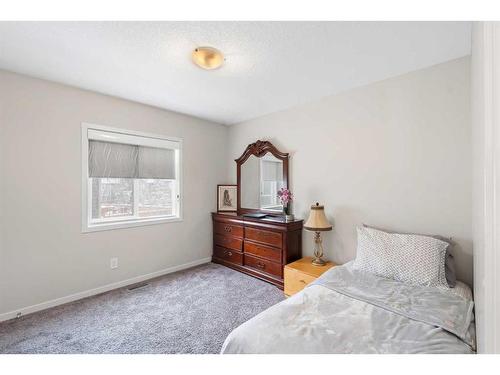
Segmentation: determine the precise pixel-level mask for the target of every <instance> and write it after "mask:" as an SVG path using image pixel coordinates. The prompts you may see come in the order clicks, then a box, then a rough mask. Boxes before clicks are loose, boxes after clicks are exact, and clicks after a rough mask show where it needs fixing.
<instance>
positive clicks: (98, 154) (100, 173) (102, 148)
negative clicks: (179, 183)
mask: <svg viewBox="0 0 500 375" xmlns="http://www.w3.org/2000/svg"><path fill="white" fill-rule="evenodd" d="M95 133H97V132H95ZM99 133H102V132H99ZM93 135H94V136H93V137H92V138H96V139H89V154H88V155H89V160H88V166H89V177H99V178H155V179H175V178H176V175H175V164H176V163H175V149H170V148H160V147H149V146H145V145H139V144H125V143H119V142H117V141H115V140H112V141H111V142H107V141H103V140H101V139H103V138H105V137H106V135H105V134H93ZM90 136H91V134H90V131H89V138H91V137H90ZM107 138H110V136H108V137H107ZM129 138H131V139H130V140H132V141H133V138H139V137H129ZM142 139H144V138H142ZM154 142H156V143H158V140H154ZM137 143H144V141H142V140H141V142H137ZM173 143H174V142H171V141H166V144H168V145H170V144H173ZM173 146H175V145H173Z"/></svg>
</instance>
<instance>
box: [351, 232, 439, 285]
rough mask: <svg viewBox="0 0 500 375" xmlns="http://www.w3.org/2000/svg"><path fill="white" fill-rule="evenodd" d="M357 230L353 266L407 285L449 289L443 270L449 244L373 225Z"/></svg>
mask: <svg viewBox="0 0 500 375" xmlns="http://www.w3.org/2000/svg"><path fill="white" fill-rule="evenodd" d="M357 231H358V250H357V255H356V259H355V261H354V263H353V268H355V269H358V270H361V271H365V272H370V273H374V274H376V275H379V276H382V277H386V278H389V279H394V280H398V281H402V282H406V283H409V284H414V285H424V286H435V287H442V288H446V289H448V288H449V286H448V283H447V281H446V273H445V257H446V249H447V247H448V243H446V242H444V241H441V240H438V239H436V238H432V237H428V236H419V235H416V234H400V233H387V232H383V231H380V230H376V229H372V228H363V227H358V228H357Z"/></svg>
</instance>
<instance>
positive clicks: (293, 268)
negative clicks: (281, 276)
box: [285, 257, 336, 296]
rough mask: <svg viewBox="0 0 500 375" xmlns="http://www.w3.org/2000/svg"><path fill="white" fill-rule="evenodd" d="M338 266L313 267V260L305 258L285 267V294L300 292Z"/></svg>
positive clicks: (326, 264) (327, 263)
mask: <svg viewBox="0 0 500 375" xmlns="http://www.w3.org/2000/svg"><path fill="white" fill-rule="evenodd" d="M335 266H336V264H335V263H332V262H326V263H325V266H324V267H315V266H313V265H312V258H311V257H305V258H302V259H299V260H297V261H295V262H293V263H290V264H287V265H286V266H285V294H286V295H287V296H291V295H294V294H295V293H298V292H300V291H301V290H302V289H304V288H305V287H306V286H307V285H308V284H310V283H312V282H313V281H314V280H316V279H317V278H318V277H320V276H321V275H322V274H323V273H325V272H326V271H328V270H329V269H330V268H332V267H335Z"/></svg>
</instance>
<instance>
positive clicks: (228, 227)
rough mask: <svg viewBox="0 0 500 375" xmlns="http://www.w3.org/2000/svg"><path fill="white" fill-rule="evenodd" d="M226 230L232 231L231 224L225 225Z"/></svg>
mask: <svg viewBox="0 0 500 375" xmlns="http://www.w3.org/2000/svg"><path fill="white" fill-rule="evenodd" d="M224 230H225V231H226V232H231V231H232V228H231V227H230V226H229V225H226V226H225V227H224Z"/></svg>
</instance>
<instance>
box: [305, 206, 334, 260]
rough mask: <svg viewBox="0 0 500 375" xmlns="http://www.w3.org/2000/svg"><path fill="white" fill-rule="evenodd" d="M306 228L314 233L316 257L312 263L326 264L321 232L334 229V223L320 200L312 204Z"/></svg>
mask: <svg viewBox="0 0 500 375" xmlns="http://www.w3.org/2000/svg"><path fill="white" fill-rule="evenodd" d="M304 229H305V230H308V231H310V232H315V233H314V259H313V260H312V264H314V265H315V266H324V265H325V264H326V262H325V261H324V260H323V259H322V256H323V245H322V240H321V232H324V231H329V230H332V224H330V222H329V221H328V219H327V218H326V216H325V207H324V206H320V204H319V203H318V202H316V204H315V205H312V206H311V213H310V214H309V219H307V222H306V223H305V224H304Z"/></svg>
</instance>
